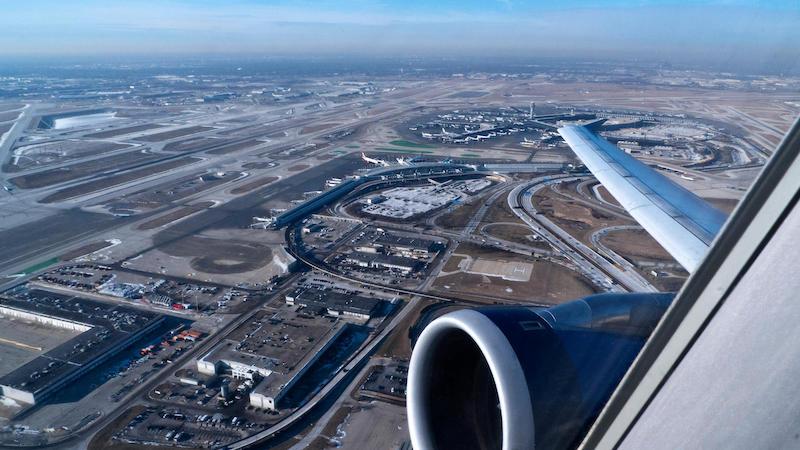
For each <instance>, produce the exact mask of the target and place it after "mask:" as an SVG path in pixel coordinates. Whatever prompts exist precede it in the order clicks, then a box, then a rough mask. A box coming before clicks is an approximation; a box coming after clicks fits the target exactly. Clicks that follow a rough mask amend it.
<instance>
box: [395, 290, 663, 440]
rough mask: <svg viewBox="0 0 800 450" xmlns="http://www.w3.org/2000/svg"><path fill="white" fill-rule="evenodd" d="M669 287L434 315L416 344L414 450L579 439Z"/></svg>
mask: <svg viewBox="0 0 800 450" xmlns="http://www.w3.org/2000/svg"><path fill="white" fill-rule="evenodd" d="M672 298H673V294H600V295H593V296H589V297H585V298H582V299H578V300H575V301H572V302H569V303H565V304H562V305H559V306H554V307H551V308H533V307H525V306H500V307H486V308H479V309H467V310H461V311H456V312H452V313H449V314H446V315H443V316H442V317H439V318H437V319H436V320H434V321H432V322H431V323H430V324H429V325H428V326H427V327H426V328H425V329H424V330H423V331H422V333H421V334H420V336H419V338H418V339H417V341H416V343H415V345H414V351H413V354H412V357H411V363H410V366H409V376H408V397H407V402H408V420H409V430H410V433H411V441H412V445H413V447H414V448H415V449H417V450H432V449H441V450H449V449H481V450H501V449H502V450H522V449H524V450H529V449H534V448H535V449H545V450H548V449H563V448H571V447H574V446H576V445H577V444H578V443H579V442H580V439H581V438H582V437H583V435H584V434H585V432H586V431H587V430H588V428H589V427H590V426H591V424H592V422H593V421H594V419H595V418H596V417H597V415H598V414H599V413H600V410H601V409H602V407H603V405H604V404H605V402H606V401H607V400H608V398H609V397H610V396H611V393H612V392H613V390H614V388H615V387H616V386H617V384H618V383H619V381H620V380H621V378H622V376H623V375H624V374H625V371H626V370H627V369H628V367H629V366H630V365H631V363H632V362H633V360H634V358H636V355H637V354H638V353H639V350H641V348H642V346H643V345H644V342H645V340H646V339H647V337H648V336H649V335H650V333H651V332H652V331H653V329H654V328H655V326H656V324H657V323H658V321H659V319H660V318H661V316H662V315H663V313H664V312H665V311H666V309H667V307H668V306H669V304H670V302H671V301H672Z"/></svg>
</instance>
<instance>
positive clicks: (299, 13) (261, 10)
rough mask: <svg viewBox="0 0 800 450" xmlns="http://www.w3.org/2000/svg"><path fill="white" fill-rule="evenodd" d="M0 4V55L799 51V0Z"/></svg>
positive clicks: (687, 57)
mask: <svg viewBox="0 0 800 450" xmlns="http://www.w3.org/2000/svg"><path fill="white" fill-rule="evenodd" d="M2 7H3V8H2V11H3V12H2V14H0V56H6V57H10V56H18V57H50V56H100V57H101V56H104V55H114V56H125V55H139V56H142V55H145V56H146V55H264V56H283V55H289V56H303V55H319V56H327V55H344V56H348V55H364V56H369V55H380V56H393V55H398V56H476V57H480V56H494V55H499V56H520V57H536V56H548V57H552V56H566V57H596V58H606V57H615V58H622V59H624V58H635V59H645V60H654V61H657V60H664V61H670V62H672V61H674V62H681V61H709V60H713V61H722V62H724V61H733V62H736V61H741V62H746V63H748V64H760V63H762V62H763V63H766V62H769V61H776V60H782V61H797V60H798V59H800V45H798V42H800V25H799V24H800V0H775V1H770V2H745V1H740V0H715V1H648V0H638V1H637V0H611V1H597V0H560V1H552V0H549V1H548V0H533V1H522V0H499V1H498V0H483V1H481V0H440V1H423V0H382V1H366V0H338V1H336V0H319V1H303V0H300V1H259V0H231V1H210V0H192V1H189V0H160V1H156V0H124V1H113V0H104V1H99V0H68V1H66V0H27V1H16V0H5V1H3V2H2ZM0 64H2V60H0Z"/></svg>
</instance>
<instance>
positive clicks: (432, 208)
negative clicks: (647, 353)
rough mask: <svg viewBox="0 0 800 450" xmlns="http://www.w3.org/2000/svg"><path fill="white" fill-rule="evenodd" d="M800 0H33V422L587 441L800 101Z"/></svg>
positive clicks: (13, 405)
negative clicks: (162, 0)
mask: <svg viewBox="0 0 800 450" xmlns="http://www.w3.org/2000/svg"><path fill="white" fill-rule="evenodd" d="M798 23H800V6H799V5H798V4H797V2H795V1H783V0H780V1H775V2H742V1H737V0H734V1H725V2H721V1H715V0H703V1H699V2H678V1H644V2H634V1H629V0H616V1H613V2H592V1H586V0H567V1H566V2H560V3H558V4H550V3H548V2H542V1H519V0H504V1H498V2H479V1H474V0H468V1H462V2H453V1H444V2H433V3H431V2H421V1H411V2H399V1H383V2H356V1H350V0H347V1H344V2H314V3H311V2H286V1H266V0H265V1H260V0H239V1H236V2H191V1H188V0H174V1H170V2H156V1H151V0H146V1H130V0H121V1H116V2H111V3H108V2H98V1H95V0H78V1H75V2H55V1H51V0H43V1H37V2H28V3H26V4H21V3H20V4H17V3H15V4H9V5H5V8H4V13H3V14H2V15H1V16H0V185H2V189H1V190H0V361H2V364H0V366H1V367H0V417H2V419H0V425H2V432H0V446H17V447H27V448H39V447H61V448H90V449H127V448H147V449H152V448H166V447H175V446H178V447H182V448H231V449H233V448H264V449H266V448H275V449H289V448H292V449H325V448H345V449H403V450H407V449H411V448H412V447H413V448H415V449H419V450H422V449H452V448H459V449H469V448H476V449H505V450H508V449H526V448H537V449H562V448H577V447H578V446H580V445H581V442H582V441H583V439H584V437H585V436H586V435H587V433H588V432H589V430H590V429H591V428H592V425H593V424H594V423H595V421H596V420H597V418H598V417H599V416H600V415H601V412H602V411H603V408H604V407H605V406H606V405H607V402H608V401H609V398H611V396H612V394H613V393H614V392H615V390H616V389H617V387H618V386H619V383H620V380H622V379H623V377H624V376H625V374H626V373H627V372H628V371H629V369H630V367H631V366H632V364H634V361H635V360H636V359H637V357H639V356H640V355H642V353H641V352H642V348H644V347H645V345H646V344H647V342H648V339H649V338H650V337H651V335H653V333H654V330H657V328H658V327H659V326H661V325H660V324H662V323H663V322H662V318H663V317H664V314H665V312H666V311H668V310H670V307H671V306H673V305H675V304H676V302H679V301H681V299H682V295H684V294H683V292H682V291H684V290H688V288H686V286H689V284H687V280H690V281H689V283H692V282H694V283H695V285H696V286H698V287H697V289H699V286H700V283H701V279H703V280H705V279H707V278H708V277H710V274H711V273H712V272H713V271H712V269H710V268H709V267H708V265H709V263H708V262H707V261H708V260H707V256H708V255H709V254H710V253H709V252H713V251H715V249H716V248H715V245H717V247H718V246H719V245H720V244H719V239H718V238H719V237H720V236H721V235H722V233H724V232H725V230H726V224H730V223H731V221H733V220H736V219H737V217H743V216H745V215H746V214H747V212H745V211H741V209H743V208H739V209H737V207H738V206H739V205H740V201H741V200H742V199H743V198H745V196H747V195H751V194H749V190H750V187H751V186H752V185H753V183H754V182H756V181H755V180H756V179H757V178H758V177H759V174H760V173H761V172H762V170H763V169H764V167H765V166H767V165H768V164H769V161H771V160H772V159H773V155H775V154H776V152H777V151H778V150H777V149H778V148H779V145H780V144H781V142H782V140H784V138H785V135H786V134H787V132H789V130H790V129H791V128H792V126H793V124H794V123H795V122H796V120H797V118H798V115H800V48H799V47H798V46H797V42H800V31H798V30H800V27H798V26H797V24H798ZM787 142H788V140H787ZM788 146H789V144H786V145H784V147H788ZM778 178H780V177H778ZM763 192H765V191H764V190H762V193H763ZM753 202H754V203H757V202H756V201H755V200H754V201H753ZM762 203H763V202H762ZM752 206H753V207H755V206H756V205H752ZM737 215H738V216H737ZM741 220H744V219H741ZM726 242H728V241H726ZM715 243H716V244H715ZM724 245H728V244H724ZM698 274H700V275H698ZM693 292H694V291H693ZM687 295H689V294H687ZM676 323H677V322H676ZM675 326H677V325H675ZM662 329H663V328H662ZM665 335H666V336H665ZM669 335H670V332H668V331H662V334H661V337H662V338H664V339H666V338H669ZM650 342H652V341H650ZM653 352H655V350H653V351H651V353H653ZM656 353H657V352H656ZM648 361H649V360H648Z"/></svg>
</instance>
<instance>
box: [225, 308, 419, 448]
mask: <svg viewBox="0 0 800 450" xmlns="http://www.w3.org/2000/svg"><path fill="white" fill-rule="evenodd" d="M420 301H422V298H421V297H419V296H415V297H413V298H412V299H411V300H409V302H408V304H407V305H406V306H405V307H404V308H403V309H401V310H400V312H399V313H397V315H395V316H394V318H393V319H392V321H391V322H389V325H388V326H386V327H384V329H383V330H382V331H381V332H380V334H378V335H377V336H375V337H374V338H372V340H371V341H370V343H369V344H367V345H366V346H365V347H363V348H362V349H361V351H359V352H358V353H357V354H356V355H355V356H353V357H352V358H350V360H349V361H348V362H347V363H346V364H345V366H344V367H343V368H342V369H341V370H339V373H337V374H336V376H334V377H333V379H332V380H331V381H330V382H328V384H326V385H325V386H324V387H323V388H322V389H321V390H320V391H319V392H318V393H317V394H315V395H314V397H313V398H312V399H311V400H310V401H309V402H308V403H306V404H305V405H303V406H301V407H300V408H299V409H297V410H296V411H295V412H293V413H292V414H291V415H290V416H288V417H287V418H286V419H284V420H282V421H281V422H280V423H278V424H276V425H274V426H272V427H270V428H268V429H266V430H264V431H262V432H260V433H256V434H254V435H252V436H250V437H247V438H245V439H242V440H241V441H239V442H235V443H233V444H230V445H228V447H227V448H231V449H236V448H246V447H249V446H252V445H256V444H258V443H260V442H261V441H263V440H265V439H269V438H270V437H272V436H274V435H276V434H277V433H279V432H281V431H282V430H284V429H286V428H288V427H289V426H291V425H293V424H294V423H296V422H297V421H299V420H302V419H303V416H305V414H306V413H308V412H309V411H310V410H311V409H312V408H314V407H315V406H316V405H317V404H318V403H319V402H321V401H322V400H323V399H324V398H325V397H326V396H327V395H328V394H329V393H330V392H331V391H333V390H334V389H335V388H336V387H337V386H338V385H339V383H341V382H342V381H347V380H346V378H347V377H348V375H352V374H351V373H350V372H351V371H352V370H353V369H356V368H358V367H359V365H360V364H362V363H363V362H364V361H365V360H366V359H367V358H369V357H370V356H371V355H372V353H373V352H374V351H375V349H377V347H378V346H379V345H380V344H381V343H382V342H383V340H384V339H385V338H386V336H388V335H389V334H390V333H391V332H392V331H393V330H394V329H395V328H396V327H397V326H398V325H399V324H400V322H402V321H403V319H405V317H406V316H407V315H408V314H409V313H410V312H411V311H413V310H414V307H415V306H416V305H417V303H419V302H420ZM345 394H347V392H345Z"/></svg>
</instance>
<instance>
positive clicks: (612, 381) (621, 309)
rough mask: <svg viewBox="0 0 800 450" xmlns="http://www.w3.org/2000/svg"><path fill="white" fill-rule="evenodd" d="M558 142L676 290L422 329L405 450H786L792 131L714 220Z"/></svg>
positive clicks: (611, 151) (798, 424) (652, 184)
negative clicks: (636, 229) (632, 228)
mask: <svg viewBox="0 0 800 450" xmlns="http://www.w3.org/2000/svg"><path fill="white" fill-rule="evenodd" d="M558 132H559V134H560V135H561V136H562V137H563V138H564V140H565V141H566V142H567V144H569V146H570V147H571V148H572V150H573V151H574V152H575V153H576V154H577V155H578V156H579V157H580V159H581V160H582V161H583V163H584V164H585V165H586V167H587V168H588V169H589V170H591V172H592V173H593V174H594V175H595V177H596V178H597V179H598V180H599V181H600V182H601V183H602V184H603V185H604V186H605V187H606V189H608V191H609V192H611V194H612V195H613V196H614V197H615V198H616V199H617V201H619V203H620V204H621V205H622V206H623V207H624V208H625V209H626V210H627V211H628V212H629V213H630V214H631V216H633V218H634V219H636V220H637V221H638V222H639V223H640V224H641V225H642V227H643V228H645V230H647V231H648V232H649V233H650V234H651V235H652V236H653V238H655V239H656V240H657V241H658V242H659V243H660V244H661V245H662V246H663V247H664V248H665V249H666V250H667V251H668V252H669V253H670V254H672V255H673V256H674V257H675V259H676V260H677V261H678V262H679V263H680V264H681V265H683V266H684V267H685V268H686V270H687V271H689V272H690V273H691V276H690V278H689V280H688V281H687V282H686V283H685V285H684V286H683V288H682V289H681V291H680V292H679V293H678V294H677V295H674V294H668V293H656V294H652V293H629V294H618V293H611V294H600V295H593V296H589V297H585V298H582V299H578V300H575V301H572V302H568V303H565V304H561V305H558V306H554V307H550V308H533V307H530V306H501V307H486V308H478V309H467V310H460V311H456V312H452V313H448V314H445V315H443V316H441V317H439V318H437V319H435V320H433V321H432V322H431V323H430V324H429V325H428V326H427V327H425V329H424V330H423V331H422V333H421V334H420V335H419V337H418V338H417V339H416V342H415V344H414V350H413V353H412V357H411V362H410V367H409V375H408V393H407V394H408V395H407V405H408V406H407V408H408V421H409V432H410V435H411V440H412V445H413V448H414V449H416V450H430V449H451V448H458V449H487V450H488V449H492V450H501V449H502V450H520V449H563V448H581V449H618V448H619V449H643V448H647V449H679V448H697V449H707V448H713V449H717V448H720V449H752V448H798V442H800V437H798V436H800V434H798V431H797V430H799V429H800V407H798V402H797V400H796V398H797V392H798V391H800V376H798V374H800V351H798V350H797V349H798V348H800V324H799V323H798V322H800V302H798V295H797V293H798V292H800V273H799V272H798V270H797V261H796V260H797V255H800V206H797V205H798V201H800V158H798V154H800V122H797V123H795V125H794V127H793V128H792V130H791V131H790V132H789V134H788V135H787V137H786V138H785V139H784V141H783V142H782V144H781V145H780V147H779V148H778V150H776V152H775V153H774V154H773V155H772V157H771V159H770V160H769V162H768V164H767V165H766V166H765V168H764V169H763V171H762V173H761V174H760V175H759V177H758V178H757V179H756V181H755V182H754V184H753V185H752V186H751V188H750V190H749V191H748V193H747V194H746V195H745V197H744V198H743V200H742V201H741V202H740V204H739V205H738V207H737V208H736V210H735V211H734V213H733V214H732V215H731V216H730V217H729V218H727V220H726V217H725V215H724V214H723V213H721V212H720V211H718V210H717V209H715V208H714V207H712V206H711V205H710V204H708V203H707V202H705V201H704V200H702V199H701V198H699V197H697V196H696V195H694V194H693V193H691V192H689V191H688V190H686V189H684V188H683V187H681V186H679V185H677V184H675V183H674V182H672V181H671V180H670V179H668V178H667V177H665V176H664V175H662V174H660V173H658V172H656V171H655V170H653V169H651V168H650V167H648V166H647V165H645V164H643V163H641V162H639V161H638V160H636V159H635V158H634V157H632V156H630V155H628V154H626V153H625V152H623V151H621V150H620V149H619V148H617V147H615V146H614V145H613V144H611V143H609V142H608V141H606V140H604V139H603V138H601V137H600V136H598V135H597V134H595V133H594V132H593V131H592V130H591V129H589V128H587V127H584V126H565V127H562V128H560V129H559V130H558Z"/></svg>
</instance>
